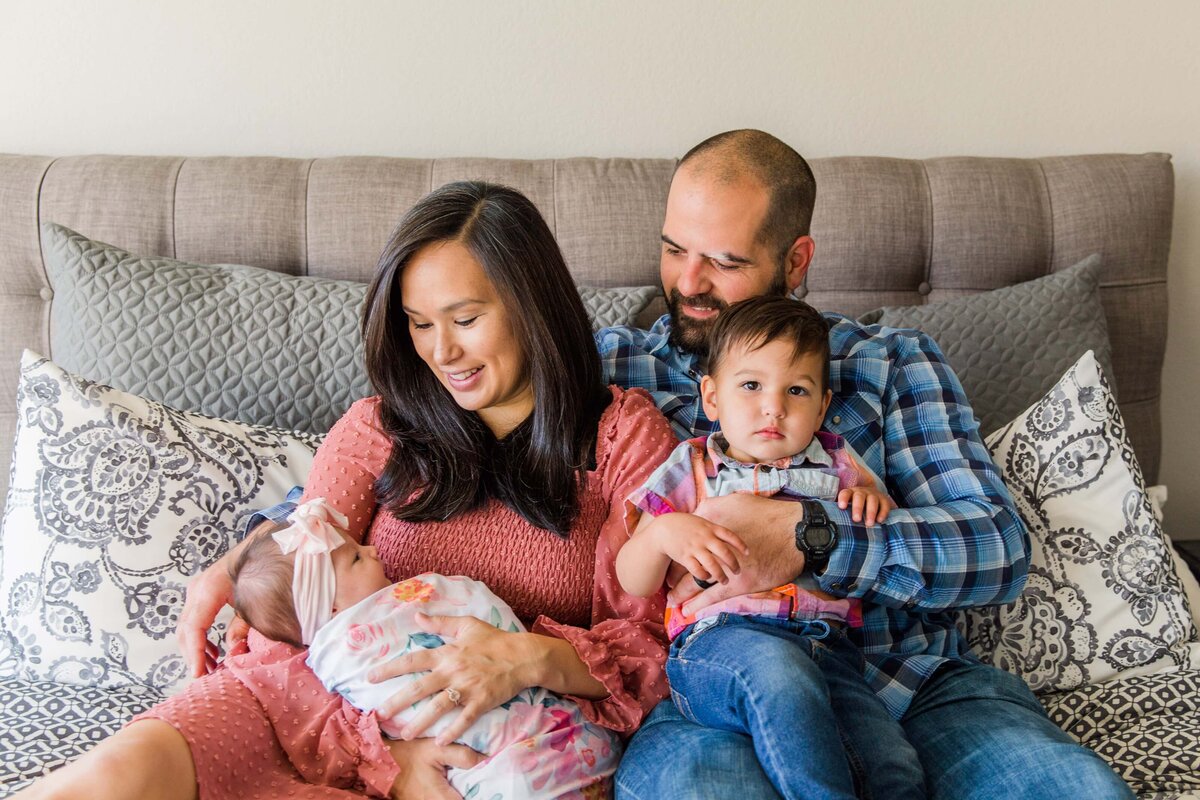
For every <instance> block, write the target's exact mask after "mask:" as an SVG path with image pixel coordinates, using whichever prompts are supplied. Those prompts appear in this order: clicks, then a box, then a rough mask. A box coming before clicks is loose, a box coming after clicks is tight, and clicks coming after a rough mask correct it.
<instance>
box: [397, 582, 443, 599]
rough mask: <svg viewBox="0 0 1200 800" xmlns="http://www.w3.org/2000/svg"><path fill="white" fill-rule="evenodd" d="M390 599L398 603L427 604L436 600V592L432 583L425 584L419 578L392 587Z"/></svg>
mask: <svg viewBox="0 0 1200 800" xmlns="http://www.w3.org/2000/svg"><path fill="white" fill-rule="evenodd" d="M391 599H393V600H395V601H397V602H400V603H428V602H429V601H430V600H435V599H437V592H436V591H435V590H434V588H433V584H432V583H426V582H425V581H423V580H421V579H420V578H409V579H408V580H406V581H400V582H399V583H397V584H396V585H395V586H393V587H392V592H391Z"/></svg>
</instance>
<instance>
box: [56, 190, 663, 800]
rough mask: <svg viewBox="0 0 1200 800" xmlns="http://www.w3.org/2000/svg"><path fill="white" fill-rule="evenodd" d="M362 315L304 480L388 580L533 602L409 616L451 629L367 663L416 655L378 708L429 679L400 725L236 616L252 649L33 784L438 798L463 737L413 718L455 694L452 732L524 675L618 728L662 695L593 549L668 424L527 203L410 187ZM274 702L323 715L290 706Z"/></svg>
mask: <svg viewBox="0 0 1200 800" xmlns="http://www.w3.org/2000/svg"><path fill="white" fill-rule="evenodd" d="M362 330H363V339H364V345H365V360H366V365H367V370H368V373H369V375H370V378H371V380H372V383H373V384H374V386H375V387H376V389H377V390H378V391H379V396H378V397H374V398H369V399H367V400H363V401H360V402H359V403H356V404H355V405H354V406H353V407H352V408H351V409H350V411H349V412H347V414H346V416H345V417H343V418H342V419H341V420H340V421H339V422H338V423H337V425H335V426H334V428H333V430H332V431H330V433H329V436H328V437H327V438H326V440H325V442H324V443H323V444H322V446H321V448H320V450H319V451H318V453H317V457H316V460H315V462H314V464H313V469H312V472H311V473H310V478H309V482H308V486H307V490H306V492H305V499H309V498H312V497H325V498H327V499H328V500H329V502H330V503H331V504H333V505H334V506H335V507H336V508H337V509H338V510H339V511H341V512H342V513H343V514H345V515H346V516H347V517H348V518H349V520H350V530H349V533H350V534H351V536H353V537H354V538H356V539H359V540H361V539H362V537H363V536H364V535H366V536H367V538H368V539H369V540H370V541H371V543H372V544H374V545H375V547H376V548H377V550H378V552H379V555H380V557H381V558H382V559H383V560H384V562H385V564H386V565H387V568H388V573H389V578H391V579H392V580H396V579H398V578H402V577H404V576H407V575H412V574H416V573H420V572H425V571H431V572H441V573H444V574H465V575H469V576H470V577H473V578H476V579H478V580H481V581H483V582H484V583H486V584H487V585H488V586H489V587H491V589H492V590H493V591H495V592H496V593H497V594H498V595H500V596H501V597H502V598H503V599H505V600H506V601H507V602H508V603H509V604H510V605H511V606H512V607H513V609H514V611H516V613H517V614H518V616H520V617H521V618H522V619H525V620H527V621H530V622H533V625H532V628H531V632H530V633H527V634H516V633H506V632H503V631H499V630H497V629H495V628H493V627H491V626H490V625H487V624H486V623H483V622H479V621H477V620H473V619H470V618H431V619H430V621H429V629H430V631H431V632H436V633H446V634H450V635H452V636H455V637H457V640H456V641H455V642H454V643H453V644H448V645H446V646H444V647H441V648H438V649H436V650H429V651H422V652H420V653H413V654H410V655H408V656H402V657H400V658H397V659H396V660H395V661H393V662H392V663H391V664H390V667H389V668H388V669H387V670H385V674H383V675H381V676H380V677H381V678H384V677H388V676H390V675H395V674H406V673H413V672H427V674H425V675H424V676H423V677H422V678H421V679H420V680H418V681H414V682H413V683H412V684H411V686H410V688H409V689H407V690H406V691H405V692H403V693H401V694H400V695H397V696H396V697H395V698H393V699H392V701H391V703H392V704H393V707H399V706H402V705H403V704H407V703H412V702H415V701H416V700H419V699H421V698H424V697H433V696H436V698H435V702H432V703H430V704H429V712H428V713H427V714H426V715H425V716H424V717H423V718H421V719H419V720H418V721H416V722H414V723H413V724H412V725H411V726H410V728H409V730H407V731H406V732H405V733H406V740H405V741H398V742H393V743H387V744H385V743H384V742H383V741H382V739H381V738H380V736H379V731H378V726H377V725H376V724H375V722H374V718H373V717H371V716H368V715H361V714H358V712H357V711H355V710H354V709H353V708H351V707H348V705H347V704H345V703H344V702H343V701H342V700H341V699H340V698H338V697H336V696H331V695H329V694H328V693H327V692H325V691H324V689H322V688H321V687H320V684H319V682H317V681H316V679H315V677H314V676H312V675H311V673H310V672H308V671H307V667H305V666H304V665H303V651H297V650H296V649H295V648H291V647H290V646H288V645H283V644H277V643H273V642H269V641H267V640H265V639H263V638H262V637H257V636H253V635H252V636H251V638H250V653H249V654H248V655H245V656H240V657H239V658H237V659H233V660H232V662H231V664H232V666H231V667H230V668H229V669H222V670H219V671H217V672H215V673H213V674H212V675H209V676H207V677H205V678H202V679H200V680H198V681H197V682H195V683H194V684H192V686H191V687H189V689H188V690H187V691H186V692H184V693H183V694H181V695H179V696H177V697H175V698H172V699H171V700H169V701H167V702H165V703H163V704H161V705H160V706H157V707H156V708H154V709H152V710H151V711H150V712H148V713H147V714H145V715H143V716H141V717H139V718H137V719H136V720H135V721H134V722H132V723H131V724H130V725H128V726H127V727H126V728H125V729H124V730H122V731H121V732H120V733H119V734H117V735H116V736H114V737H112V738H111V739H110V740H108V741H106V742H104V743H103V744H101V745H100V746H99V747H97V748H96V750H94V751H92V752H91V753H89V754H88V756H86V757H85V758H84V759H81V760H80V761H79V762H76V764H75V765H72V766H71V767H68V768H66V769H64V770H62V771H61V772H59V773H55V774H54V775H53V776H51V777H50V778H48V779H46V780H45V781H44V782H42V783H41V784H38V785H36V786H35V787H33V791H44V792H45V793H46V794H47V795H53V794H54V793H56V792H57V793H60V794H61V795H62V796H83V794H84V793H86V795H87V796H90V797H97V796H101V797H105V796H113V797H117V796H120V797H156V798H181V799H182V798H194V797H201V798H208V797H225V796H236V797H245V798H252V797H259V796H261V797H264V798H265V797H278V796H291V795H290V794H289V793H294V795H295V796H299V797H342V796H346V797H348V796H351V795H350V794H349V793H348V792H346V791H345V789H357V790H359V791H363V790H366V791H369V792H371V793H372V794H376V795H386V794H388V793H389V790H390V794H391V796H393V797H396V798H437V797H447V798H454V797H456V795H455V794H454V793H453V791H452V790H451V789H450V788H449V786H448V784H447V783H446V781H445V768H446V767H447V766H459V767H469V766H473V765H474V763H476V762H477V761H478V759H479V756H478V755H477V754H474V753H473V752H472V751H469V750H467V749H466V748H463V747H461V746H458V745H449V746H442V745H441V744H439V742H438V741H434V740H431V739H421V738H416V737H420V735H421V734H422V732H423V731H424V730H425V729H426V728H427V727H428V726H429V725H431V724H432V723H433V722H434V721H435V720H436V719H437V718H438V717H439V716H441V715H443V714H446V713H449V712H454V713H457V714H458V719H457V724H456V725H453V726H452V727H451V728H450V729H449V730H447V731H446V732H445V733H444V734H443V736H442V737H440V739H439V741H451V740H452V739H453V738H454V737H455V736H456V735H457V734H458V732H459V731H461V730H462V729H465V728H466V727H467V726H468V725H470V723H471V722H472V721H473V720H474V719H475V718H477V717H478V716H479V715H480V714H482V713H483V712H485V711H487V710H488V709H491V708H494V707H496V706H498V705H499V704H501V703H503V702H504V701H506V700H508V699H509V698H510V697H512V696H513V695H515V694H516V693H517V692H519V691H520V690H522V689H524V688H526V687H530V686H544V687H546V688H548V689H551V690H553V691H556V692H559V693H562V694H564V695H567V696H569V697H571V698H572V699H574V700H576V701H577V702H578V703H579V704H580V705H581V706H582V708H583V709H584V713H585V716H587V717H588V718H589V719H590V720H591V721H593V722H596V723H598V724H600V725H603V726H605V727H607V728H610V729H612V730H616V731H619V732H621V733H626V734H628V733H632V731H634V730H635V729H636V728H637V726H638V725H639V724H640V722H641V719H642V717H643V716H644V715H645V714H646V713H647V712H648V711H649V710H650V709H651V708H653V706H654V705H655V703H656V702H657V701H658V700H660V699H661V698H662V697H664V696H665V694H666V683H665V679H664V678H663V675H662V663H663V660H664V655H665V644H664V636H663V630H662V624H661V623H662V614H663V608H662V601H661V597H660V598H652V599H649V600H643V599H640V598H635V597H632V596H629V595H626V594H625V593H624V592H622V591H621V589H620V586H619V584H618V583H617V581H616V579H615V577H614V574H613V564H614V560H615V557H616V553H617V551H618V550H619V549H620V545H621V544H622V543H623V542H624V540H625V539H626V538H627V534H626V531H625V526H624V500H625V497H626V496H627V495H628V494H629V493H630V492H631V491H633V489H635V488H636V487H637V486H639V485H640V484H641V483H642V482H643V481H644V480H645V479H646V478H647V477H648V475H649V473H650V472H651V471H652V469H653V468H654V466H656V465H657V464H658V463H660V462H661V461H662V460H663V459H664V458H665V457H666V456H667V455H668V454H669V453H670V451H671V449H672V448H673V446H674V444H675V440H674V437H673V436H672V434H671V431H670V429H669V427H668V425H667V423H666V421H665V420H664V419H663V417H662V416H661V415H660V414H659V412H658V411H657V409H656V408H655V406H654V404H653V402H652V401H651V399H650V397H649V396H648V395H647V394H645V393H644V392H641V391H640V390H635V391H628V392H623V391H621V390H619V389H616V388H615V387H605V386H604V385H603V384H602V383H601V378H600V363H599V359H598V356H597V355H596V351H595V347H594V344H593V341H592V336H591V332H590V327H589V325H588V321H587V317H586V314H585V312H584V309H583V305H582V303H581V302H580V300H579V296H578V294H577V292H576V290H575V287H574V284H573V282H572V280H571V277H570V275H569V273H568V271H567V268H566V265H565V264H564V262H563V260H562V255H561V253H560V252H559V250H558V247H557V245H556V244H555V242H554V239H553V235H552V234H551V233H550V230H549V229H548V228H547V226H546V224H545V222H544V221H543V220H542V218H541V216H540V215H539V214H538V212H537V210H536V209H535V208H534V206H533V205H532V204H531V203H530V202H529V201H528V200H527V199H525V198H524V197H523V196H522V195H520V194H519V193H517V192H515V191H513V190H511V189H506V188H502V187H497V186H491V185H488V184H483V183H457V184H450V185H448V186H445V187H443V188H441V189H439V190H437V191H435V192H433V193H432V194H430V195H428V196H427V197H425V198H424V199H423V200H421V201H420V202H419V203H418V204H417V205H416V206H414V207H413V209H412V210H411V211H410V212H409V213H408V214H407V215H406V216H405V218H404V219H403V220H402V221H401V223H400V226H399V228H398V229H397V231H396V233H395V234H394V235H393V237H392V239H391V241H390V242H389V243H388V245H387V247H386V248H385V250H384V252H383V255H382V256H381V259H380V265H379V268H378V270H377V272H376V275H375V279H374V281H373V283H372V285H371V287H370V289H369V291H368V294H367V298H366V305H365V309H364V315H363V326H362ZM377 512H378V513H377ZM235 552H236V551H235ZM231 555H232V554H231ZM229 557H230V556H227V557H226V558H229ZM227 563H228V562H227V561H225V560H222V562H219V563H217V564H215V565H214V566H213V567H210V568H209V569H208V570H207V571H206V572H205V574H204V575H203V576H201V578H199V579H198V583H197V584H196V585H195V586H194V587H193V588H192V589H191V590H190V592H189V595H190V598H189V608H188V609H187V611H186V612H185V616H187V617H188V618H189V624H190V625H191V626H192V627H193V628H194V629H196V630H200V631H203V630H205V629H207V627H208V626H209V625H210V624H211V622H212V619H213V615H214V613H215V609H216V607H218V606H219V605H220V604H221V603H222V602H223V601H224V600H227V599H228V597H229V581H228V576H227V574H226V572H225V570H226V564H227ZM214 599H216V600H217V601H219V602H213V600H214ZM181 625H182V623H181ZM275 664H277V665H279V669H280V670H286V671H287V674H288V679H289V681H292V682H293V683H290V684H289V689H288V691H289V693H290V694H289V696H286V697H284V696H282V695H281V694H280V691H281V690H282V686H283V683H282V681H281V682H280V684H279V685H278V686H275V685H274V684H273V683H272V682H270V681H266V682H259V683H252V684H251V685H249V686H248V685H247V683H244V682H241V681H239V680H238V679H237V677H236V674H235V673H237V672H238V669H240V668H241V667H243V666H247V665H248V666H249V667H254V668H260V667H263V666H264V665H275ZM298 676H299V677H298ZM296 680H300V681H301V682H302V686H303V690H302V691H297V690H296V688H295V684H294V681H296ZM296 703H300V704H301V705H302V706H303V708H304V710H305V713H306V717H307V718H312V717H313V716H314V715H315V716H317V717H318V718H319V719H320V720H322V722H321V723H320V724H318V725H312V724H307V723H302V722H301V721H299V720H292V719H291V718H290V716H289V715H288V713H287V709H288V708H291V707H295V704H296ZM389 751H390V755H389ZM393 757H394V761H393ZM306 778H307V779H308V780H307V781H306V780H305V779H306ZM313 783H323V784H327V785H326V786H314V785H312V784H313ZM331 786H333V787H338V788H331Z"/></svg>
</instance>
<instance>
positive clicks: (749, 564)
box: [668, 494, 804, 614]
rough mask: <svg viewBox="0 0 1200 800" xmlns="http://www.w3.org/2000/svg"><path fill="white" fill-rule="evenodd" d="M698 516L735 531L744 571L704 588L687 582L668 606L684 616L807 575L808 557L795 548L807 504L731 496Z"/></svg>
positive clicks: (710, 501)
mask: <svg viewBox="0 0 1200 800" xmlns="http://www.w3.org/2000/svg"><path fill="white" fill-rule="evenodd" d="M693 513H694V514H695V515H696V516H698V517H703V518H704V519H707V520H709V521H710V522H713V523H715V524H716V525H719V526H721V527H722V528H727V529H729V530H731V531H733V532H734V533H736V534H737V535H738V537H739V538H740V539H741V541H742V543H743V544H744V545H745V546H746V548H747V551H746V554H745V555H743V556H742V557H741V559H740V563H741V571H740V572H738V573H737V574H735V575H733V576H731V577H730V580H729V582H728V583H718V584H715V585H713V586H711V587H709V588H707V589H704V590H701V589H700V587H699V586H697V585H696V582H695V581H690V580H685V581H680V582H679V583H678V584H677V585H676V586H675V587H674V588H673V589H672V590H671V592H670V594H669V595H668V600H669V602H670V603H671V604H672V605H681V604H682V605H683V612H684V613H685V614H689V613H691V612H692V611H693V610H694V609H697V608H703V607H704V606H707V605H711V604H712V603H716V602H718V601H720V600H725V599H728V598H730V597H735V596H737V595H739V594H749V593H751V592H761V591H766V590H768V589H774V588H775V587H776V586H780V585H782V584H785V583H789V582H790V581H792V580H794V579H795V578H796V576H797V575H799V574H800V573H801V572H803V571H804V556H803V554H801V552H800V551H799V550H797V549H796V523H797V522H800V521H801V520H802V519H803V518H804V506H803V505H802V504H800V503H786V502H781V501H779V500H774V499H772V498H769V497H756V496H754V495H750V494H730V495H726V496H724V497H710V498H707V499H705V500H703V501H701V503H700V505H699V506H697V508H696V510H695V511H694V512H693ZM672 516H673V515H672Z"/></svg>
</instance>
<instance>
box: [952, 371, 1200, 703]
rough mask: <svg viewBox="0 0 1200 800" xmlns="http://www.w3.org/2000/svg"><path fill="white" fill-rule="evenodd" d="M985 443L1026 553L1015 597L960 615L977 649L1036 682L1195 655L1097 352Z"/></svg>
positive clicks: (1141, 668)
mask: <svg viewBox="0 0 1200 800" xmlns="http://www.w3.org/2000/svg"><path fill="white" fill-rule="evenodd" d="M987 444H988V447H989V449H990V450H991V451H992V456H993V458H995V460H996V463H997V464H998V465H999V466H1000V468H1001V470H1002V471H1003V473H1004V480H1005V482H1006V483H1007V484H1008V488H1009V491H1010V492H1011V493H1012V496H1013V500H1014V501H1015V502H1016V506H1017V509H1018V511H1020V513H1021V517H1022V519H1024V521H1025V525H1026V527H1027V528H1028V529H1029V537H1030V540H1031V544H1032V554H1031V558H1030V567H1029V579H1028V581H1027V582H1026V585H1025V591H1024V592H1023V593H1022V595H1021V597H1020V598H1018V599H1017V601H1016V602H1014V603H1012V604H1010V605H1007V606H1002V607H994V608H984V609H974V610H972V611H970V612H968V613H967V614H966V615H965V625H966V633H967V638H968V639H969V641H970V643H971V646H972V648H974V650H975V652H976V653H977V654H978V655H979V656H980V657H981V658H982V659H983V660H984V661H986V662H989V663H992V664H994V665H996V666H997V667H1000V668H1001V669H1005V670H1007V671H1009V672H1011V673H1013V674H1015V675H1019V676H1021V677H1022V678H1024V679H1025V681H1026V682H1027V683H1028V684H1029V685H1030V686H1031V687H1032V688H1033V689H1034V690H1035V691H1038V692H1048V691H1064V690H1069V689H1075V688H1078V687H1080V686H1084V685H1088V684H1095V683H1100V682H1102V681H1107V680H1111V679H1112V678H1116V677H1118V676H1123V677H1127V676H1131V675H1142V674H1147V673H1152V672H1157V671H1161V670H1165V669H1175V668H1178V667H1190V668H1195V667H1196V666H1198V665H1200V644H1197V643H1196V638H1197V633H1196V628H1195V626H1194V624H1193V622H1192V614H1191V610H1190V609H1189V607H1188V602H1187V598H1186V596H1185V594H1184V589H1183V585H1182V583H1181V582H1180V580H1179V576H1178V574H1177V573H1176V572H1175V566H1174V562H1173V560H1172V557H1171V551H1170V545H1169V544H1168V543H1167V540H1166V538H1165V537H1164V536H1163V532H1162V527H1161V525H1160V524H1159V522H1158V520H1157V518H1156V517H1155V515H1154V511H1153V509H1152V507H1151V504H1150V500H1149V498H1148V497H1147V495H1146V487H1145V484H1144V482H1143V480H1142V471H1141V469H1140V468H1139V467H1138V464H1137V459H1136V458H1135V457H1134V454H1133V448H1132V447H1131V446H1130V444H1129V437H1128V435H1127V434H1126V432H1125V425H1124V423H1123V422H1122V421H1121V413H1120V411H1118V409H1117V404H1116V400H1115V399H1114V398H1113V395H1112V392H1111V391H1110V390H1109V386H1108V382H1107V381H1106V380H1105V379H1104V376H1103V375H1102V373H1101V371H1100V368H1099V366H1098V365H1097V362H1096V358H1095V356H1094V355H1093V353H1092V352H1091V351H1088V352H1087V353H1085V354H1084V356H1083V357H1082V358H1080V359H1079V361H1078V362H1077V363H1076V364H1075V365H1074V366H1073V367H1071V369H1069V370H1068V371H1067V374H1066V375H1064V376H1063V377H1062V379H1061V380H1059V382H1058V383H1057V384H1056V385H1055V386H1054V387H1053V388H1052V389H1050V391H1049V392H1047V394H1046V395H1045V396H1044V397H1043V398H1042V399H1041V400H1039V401H1038V402H1037V403H1035V404H1034V405H1033V406H1032V407H1031V408H1029V409H1028V410H1026V411H1025V412H1024V413H1023V414H1021V415H1020V416H1018V417H1017V418H1016V419H1015V420H1013V421H1012V422H1011V423H1009V424H1008V425H1007V426H1005V427H1003V428H1001V429H1000V430H998V431H996V432H995V433H993V434H992V435H991V436H989V437H988V438H987Z"/></svg>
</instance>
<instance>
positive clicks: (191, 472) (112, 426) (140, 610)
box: [0, 350, 320, 695]
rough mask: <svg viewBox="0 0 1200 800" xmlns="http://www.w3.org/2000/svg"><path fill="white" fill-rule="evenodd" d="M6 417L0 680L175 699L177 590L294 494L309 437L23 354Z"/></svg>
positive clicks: (216, 637)
mask: <svg viewBox="0 0 1200 800" xmlns="http://www.w3.org/2000/svg"><path fill="white" fill-rule="evenodd" d="M17 413H18V420H17V435H16V442H15V444H14V448H13V465H12V476H11V482H10V488H9V491H8V504H7V507H6V508H5V511H4V520H3V527H2V529H0V678H4V677H20V678H25V679H29V680H53V681H59V682H63V683H74V684H85V685H90V686H99V687H117V686H143V687H147V688H150V689H153V690H155V691H158V692H161V693H163V694H164V695H166V694H170V693H173V692H175V691H178V690H179V689H181V688H182V687H183V686H184V685H185V683H186V671H187V670H186V667H185V664H184V661H183V658H182V656H181V655H180V653H179V651H178V647H177V645H176V641H175V625H176V622H177V621H178V617H179V612H180V611H181V610H182V608H183V599H184V592H185V590H186V587H187V583H188V581H189V580H190V579H191V578H192V577H193V576H195V575H196V574H198V573H199V572H200V571H201V570H203V569H204V568H205V567H207V566H209V565H210V564H212V563H213V562H214V561H216V560H217V559H218V558H220V557H221V556H222V555H224V554H225V553H226V552H227V551H228V549H229V547H230V545H231V543H232V542H233V541H234V539H235V535H236V534H237V533H240V530H241V528H242V527H243V526H244V525H245V522H246V520H247V519H248V518H249V516H250V515H251V514H253V513H254V511H256V510H257V509H259V508H262V507H265V506H269V505H272V504H274V503H275V502H277V501H279V500H280V499H282V498H283V497H284V495H285V494H286V493H287V491H288V489H290V488H291V487H292V486H293V485H296V484H302V483H303V482H304V480H305V478H306V477H307V475H308V470H309V467H310V466H311V465H312V457H313V452H314V451H315V449H316V446H317V444H318V442H319V441H320V438H319V437H316V436H313V435H311V434H304V433H294V432H290V431H283V430H279V429H276V428H268V427H260V426H254V425H246V424H243V423H240V422H230V421H227V420H220V419H214V418H212V417H206V416H203V415H201V414H193V413H189V412H183V411H177V410H175V409H172V408H168V407H166V406H163V405H160V404H158V403H153V402H150V401H148V400H144V399H143V398H141V397H138V396H136V395H132V394H128V393H126V392H121V391H118V390H116V389H112V388H109V387H107V386H102V385H100V384H97V383H93V382H91V381H87V380H84V379H83V378H80V377H78V376H75V375H72V374H70V373H68V372H66V371H64V370H62V369H61V368H59V367H58V366H56V365H55V364H53V363H52V362H50V361H49V360H47V359H45V358H42V357H41V356H39V355H37V354H35V353H31V352H29V351H28V350H27V351H25V353H24V354H23V356H22V358H21V375H20V381H19V384H18V387H17ZM226 613H227V614H228V613H229V612H228V609H227V610H226ZM227 619H228V617H227V616H223V617H222V618H221V619H220V620H219V621H218V622H219V624H218V626H217V628H216V629H215V630H214V632H213V633H212V636H213V641H214V642H215V643H218V644H219V642H220V637H221V636H222V634H223V632H224V626H225V624H226V622H227Z"/></svg>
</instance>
